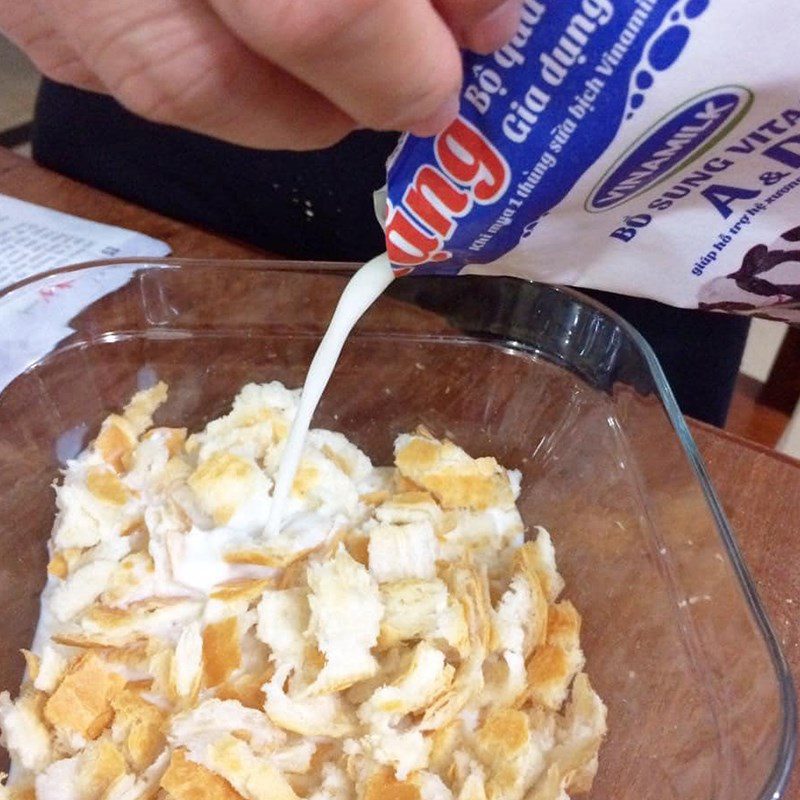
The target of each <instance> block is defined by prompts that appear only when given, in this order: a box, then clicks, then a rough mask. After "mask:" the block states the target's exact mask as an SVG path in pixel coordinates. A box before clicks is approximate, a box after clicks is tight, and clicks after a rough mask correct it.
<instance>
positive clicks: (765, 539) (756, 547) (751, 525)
mask: <svg viewBox="0 0 800 800" xmlns="http://www.w3.org/2000/svg"><path fill="white" fill-rule="evenodd" d="M0 192H3V193H6V194H10V195H13V196H15V197H19V198H21V199H23V200H30V201H32V202H36V203H40V204H42V205H45V206H49V207H51V208H56V209H59V210H63V211H67V212H70V213H73V214H77V215H80V216H85V217H88V218H90V219H94V220H97V221H99V222H106V223H109V224H112V225H120V226H124V227H128V228H132V229H134V230H137V231H141V232H142V233H146V234H149V235H150V236H154V237H157V238H159V239H163V240H165V241H167V242H168V243H169V244H170V246H171V247H172V250H173V253H174V255H176V256H183V257H224V258H248V257H251V258H252V257H256V258H265V257H269V255H268V254H265V253H264V252H263V251H260V250H257V249H256V248H253V247H250V246H247V245H243V244H241V243H238V242H233V241H231V240H228V239H225V238H223V237H219V236H215V235H213V234H210V233H207V232H205V231H202V230H199V229H197V228H194V227H192V226H190V225H186V224H184V223H181V222H177V221H175V220H171V219H167V218H166V217H163V216H160V215H158V214H154V213H152V212H149V211H145V210H144V209H142V208H139V207H137V206H134V205H131V204H129V203H125V202H123V201H120V200H118V199H116V198H113V197H111V196H109V195H107V194H104V193H102V192H98V191H96V190H94V189H91V188H89V187H86V186H83V185H80V184H77V183H74V182H73V181H70V180H68V179H66V178H63V177H61V176H58V175H55V174H53V173H51V172H48V171H47V170H43V169H41V168H39V167H36V166H34V165H33V164H32V163H31V162H30V161H28V160H27V159H24V158H21V157H19V156H16V155H14V154H13V153H10V152H8V151H5V150H2V149H0ZM690 425H691V428H692V433H693V434H694V437H695V439H696V441H697V444H698V446H699V448H700V451H701V453H702V455H703V457H704V458H705V460H706V463H707V465H708V468H709V471H710V473H711V476H712V479H713V481H714V485H715V486H716V489H717V492H718V493H719V496H720V498H721V500H722V503H723V505H724V507H725V511H726V512H727V514H728V517H729V519H730V521H731V524H732V526H733V529H734V530H735V531H736V533H737V535H738V539H739V542H740V544H741V547H742V550H743V552H744V556H745V559H746V561H747V563H748V565H749V568H750V570H751V573H752V575H753V576H754V578H755V581H756V584H757V587H758V591H759V594H760V596H761V599H762V600H763V602H764V605H765V607H766V609H767V612H768V613H769V615H770V618H771V620H772V624H773V626H774V628H775V631H776V633H777V636H778V639H779V640H780V642H781V645H782V647H783V651H784V653H785V654H786V656H787V658H788V660H789V663H790V665H791V667H792V671H793V673H794V675H795V679H796V680H797V681H798V683H800V680H798V678H800V614H798V612H799V611H800V541H798V539H797V537H798V534H800V522H799V521H798V520H800V515H798V508H799V506H800V462H798V461H795V460H794V459H791V458H788V457H786V456H783V455H780V454H778V453H774V452H772V451H770V450H767V449H766V448H763V447H761V446H759V445H756V444H753V443H751V442H748V441H746V440H744V439H740V438H738V437H735V436H731V435H729V434H727V433H725V432H724V431H719V430H717V429H715V428H712V427H710V426H708V425H704V424H702V423H699V422H693V421H692V422H691V423H690ZM786 797H787V798H790V800H800V781H798V779H797V778H796V777H795V779H794V780H793V781H792V784H791V785H790V788H789V791H788V793H787V794H786Z"/></svg>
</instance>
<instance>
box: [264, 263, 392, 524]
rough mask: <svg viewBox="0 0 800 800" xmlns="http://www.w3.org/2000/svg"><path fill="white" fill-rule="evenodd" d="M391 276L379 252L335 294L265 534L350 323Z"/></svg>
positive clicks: (276, 517) (279, 508)
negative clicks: (332, 309) (329, 320)
mask: <svg viewBox="0 0 800 800" xmlns="http://www.w3.org/2000/svg"><path fill="white" fill-rule="evenodd" d="M393 279H394V273H393V272H392V265H391V263H390V262H389V258H388V257H387V255H386V253H382V254H381V255H379V256H377V257H376V258H373V259H372V261H368V262H367V263H366V264H364V266H363V267H361V269H359V270H358V272H356V273H355V275H353V277H352V278H351V279H350V281H349V282H348V284H347V286H346V287H345V289H344V291H343V292H342V296H341V297H340V298H339V302H338V303H337V305H336V310H335V311H334V312H333V317H332V318H331V322H330V325H329V326H328V330H327V331H326V332H325V336H324V337H323V338H322V341H321V342H320V345H319V347H318V348H317V352H316V353H315V354H314V359H313V360H312V362H311V366H310V367H309V370H308V374H307V375H306V380H305V383H304V384H303V392H302V395H301V396H300V404H299V406H298V408H297V413H296V415H295V418H294V422H293V423H292V429H291V430H290V431H289V438H288V439H287V441H286V446H285V448H284V451H283V455H282V456H281V463H280V466H279V468H278V475H277V477H276V479H275V489H274V491H273V494H272V506H271V508H270V514H269V520H268V522H267V528H266V535H267V537H268V538H269V537H272V536H275V535H277V534H278V532H279V530H280V524H281V517H282V516H283V508H284V506H285V504H286V500H287V499H288V497H289V491H290V490H291V487H292V484H293V483H294V476H295V473H296V472H297V467H298V465H299V463H300V456H301V454H302V451H303V442H304V441H305V438H306V434H307V433H308V428H309V426H310V424H311V418H312V417H313V416H314V411H315V410H316V408H317V405H318V403H319V400H320V397H321V396H322V393H323V391H325V387H326V386H327V385H328V381H329V380H330V377H331V374H332V373H333V369H334V367H335V366H336V362H337V361H338V359H339V354H340V353H341V352H342V347H343V346H344V343H345V341H346V340H347V337H348V336H349V335H350V331H351V330H352V329H353V326H354V325H355V324H356V322H358V320H359V319H360V318H361V316H362V315H363V314H364V312H365V311H366V310H367V309H368V308H369V307H370V306H371V305H372V304H373V303H374V302H375V301H376V300H377V299H378V298H379V297H380V296H381V294H383V292H384V290H385V289H386V287H387V286H389V284H390V283H391V282H392V280H393Z"/></svg>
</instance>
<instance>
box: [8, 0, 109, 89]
mask: <svg viewBox="0 0 800 800" xmlns="http://www.w3.org/2000/svg"><path fill="white" fill-rule="evenodd" d="M0 30H2V31H3V33H4V34H5V35H6V36H7V37H8V39H10V40H11V41H12V42H13V43H14V44H15V45H16V46H17V47H19V49H20V50H22V51H23V52H24V53H25V55H27V56H28V58H29V59H30V60H31V61H32V62H33V63H34V65H35V66H36V68H37V69H38V70H39V71H40V72H41V73H42V74H44V75H46V76H47V77H48V78H52V79H53V80H55V81H59V82H60V83H68V84H70V85H72V86H77V87H78V88H80V89H89V90H91V91H93V92H102V91H105V89H104V87H103V85H102V83H101V82H100V81H99V80H98V79H97V76H96V75H93V74H92V72H91V71H90V70H89V69H88V68H87V67H86V65H85V64H84V63H83V61H82V60H81V58H80V57H79V56H78V54H77V53H76V52H75V51H74V50H73V49H72V48H71V47H70V46H69V45H68V44H67V42H66V41H65V40H64V39H63V38H62V37H61V36H60V35H59V33H58V32H57V31H56V29H55V28H54V27H53V25H52V24H51V23H50V21H49V20H48V18H47V17H46V16H45V15H44V14H43V13H42V12H41V11H40V9H39V8H38V6H36V5H35V4H34V3H20V2H18V0H0Z"/></svg>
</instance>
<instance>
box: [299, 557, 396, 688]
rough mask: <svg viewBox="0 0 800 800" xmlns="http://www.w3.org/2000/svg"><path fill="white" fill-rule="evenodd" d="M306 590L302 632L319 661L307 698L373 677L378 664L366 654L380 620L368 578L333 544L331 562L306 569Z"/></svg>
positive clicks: (374, 591) (377, 597)
mask: <svg viewBox="0 0 800 800" xmlns="http://www.w3.org/2000/svg"><path fill="white" fill-rule="evenodd" d="M308 585H309V588H310V589H311V593H310V594H309V596H308V604H309V608H310V609H311V618H310V621H309V628H308V630H309V633H310V634H311V636H313V637H314V639H315V640H316V642H317V647H318V648H319V650H320V651H321V652H322V653H323V655H324V656H325V666H324V667H323V668H322V670H321V671H320V673H319V675H318V676H317V678H316V680H315V681H314V683H313V684H312V685H311V686H310V687H309V689H308V691H309V693H310V694H327V693H330V692H334V691H341V690H343V689H346V688H347V687H348V686H352V685H353V684H354V683H356V681H360V680H364V679H365V678H369V677H370V676H371V675H374V674H375V672H377V669H378V662H377V661H376V660H375V657H374V656H373V655H372V653H371V649H372V648H373V647H374V646H375V644H376V643H377V641H378V633H379V632H380V622H381V617H382V616H383V606H382V605H381V599H380V592H379V590H378V585H377V583H376V581H375V580H374V578H373V577H372V576H371V575H370V574H369V573H368V572H367V570H366V569H364V567H363V566H362V565H361V564H359V563H358V562H356V561H354V560H353V558H352V557H351V556H350V554H349V553H348V552H347V550H346V549H345V547H344V545H339V547H338V548H337V550H336V553H335V555H334V556H333V557H332V558H331V559H329V560H328V561H324V562H322V563H314V564H311V566H310V567H309V569H308Z"/></svg>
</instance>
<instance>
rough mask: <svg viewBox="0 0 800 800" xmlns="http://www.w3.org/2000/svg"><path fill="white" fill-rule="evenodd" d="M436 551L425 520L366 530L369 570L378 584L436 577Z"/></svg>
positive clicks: (430, 527) (436, 548) (431, 530)
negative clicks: (405, 579) (367, 531)
mask: <svg viewBox="0 0 800 800" xmlns="http://www.w3.org/2000/svg"><path fill="white" fill-rule="evenodd" d="M437 551H438V547H437V541H436V534H435V533H434V530H433V526H432V525H431V523H430V522H428V521H426V520H424V521H422V522H409V523H406V524H404V525H378V526H377V527H375V528H372V529H370V530H369V545H368V553H369V571H370V573H371V574H372V576H373V577H374V578H375V580H376V581H378V583H387V582H389V581H400V580H403V579H404V578H419V579H420V580H430V579H432V578H435V577H436V558H437Z"/></svg>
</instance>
